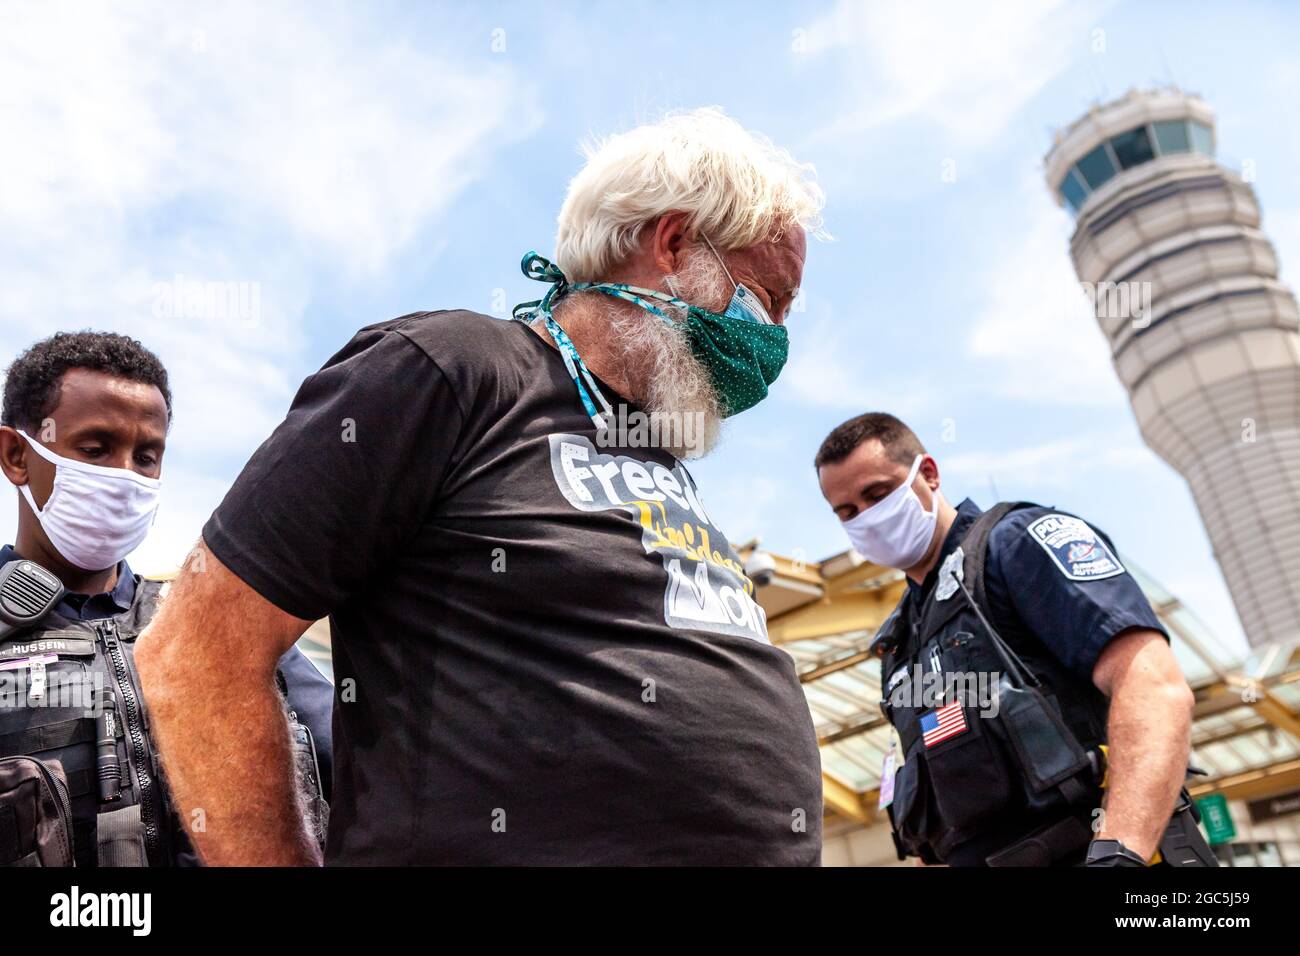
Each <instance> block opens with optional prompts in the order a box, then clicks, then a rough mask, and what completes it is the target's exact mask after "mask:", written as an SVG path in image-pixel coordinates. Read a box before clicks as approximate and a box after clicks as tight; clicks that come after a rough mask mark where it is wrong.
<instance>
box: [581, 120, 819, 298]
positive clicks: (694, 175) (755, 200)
mask: <svg viewBox="0 0 1300 956" xmlns="http://www.w3.org/2000/svg"><path fill="white" fill-rule="evenodd" d="M584 153H585V155H586V157H587V163H586V165H585V166H583V168H582V170H581V171H580V172H579V173H578V175H576V176H575V177H573V181H572V182H570V183H569V193H568V195H567V196H566V197H565V200H564V206H563V207H562V208H561V209H560V216H559V231H558V233H557V234H556V237H555V261H556V263H557V264H558V265H559V267H560V268H561V269H563V270H564V273H565V275H566V276H568V278H569V279H570V280H571V281H574V282H590V281H595V280H599V279H602V278H605V277H606V276H607V275H608V273H609V270H610V269H611V268H613V267H614V266H616V265H618V264H619V263H620V262H622V261H624V260H625V259H626V258H627V257H628V256H629V255H630V254H631V253H632V251H633V249H634V248H635V246H636V243H637V241H638V240H639V238H640V236H641V230H642V229H643V228H644V227H645V225H646V224H647V223H649V222H652V221H653V220H655V219H657V218H658V217H660V216H662V215H664V214H665V213H668V212H684V213H687V214H688V219H687V227H688V228H689V229H691V230H692V231H698V232H703V233H704V234H705V235H707V236H708V237H709V238H710V239H711V240H712V241H713V242H714V244H715V245H717V247H718V248H719V249H744V248H747V247H749V246H753V245H755V244H757V243H759V242H763V241H766V240H769V239H773V238H775V237H777V236H779V235H781V234H782V233H783V232H784V231H785V230H786V229H788V228H789V227H791V226H799V227H801V228H803V229H808V230H810V231H812V232H814V233H815V234H817V235H821V210H822V206H823V204H824V201H825V200H824V197H823V195H822V190H821V187H820V186H818V185H817V183H816V182H815V180H814V178H813V176H814V172H813V168H812V166H811V165H809V164H806V163H798V162H795V160H794V158H793V157H792V156H791V155H790V154H789V153H788V152H787V151H785V150H784V149H779V148H777V147H776V146H775V145H773V143H772V142H771V141H770V140H769V139H767V138H766V137H765V136H762V135H760V134H757V133H751V132H749V131H748V130H746V129H745V128H744V127H742V126H741V125H740V124H739V123H737V122H736V121H735V120H734V119H732V118H730V117H729V116H727V115H726V114H725V113H724V112H723V111H722V109H721V108H719V107H704V108H701V109H696V110H690V111H687V112H679V113H670V114H668V115H667V116H665V117H664V118H663V119H662V120H660V121H659V122H658V123H652V124H649V125H646V126H638V127H636V128H635V129H632V130H629V131H628V132H626V133H620V134H618V135H616V136H610V137H608V138H606V139H604V140H601V141H597V142H595V143H593V144H591V145H589V146H588V147H586V149H585V150H584Z"/></svg>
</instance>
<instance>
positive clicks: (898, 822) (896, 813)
mask: <svg viewBox="0 0 1300 956" xmlns="http://www.w3.org/2000/svg"><path fill="white" fill-rule="evenodd" d="M929 796H930V784H929V781H928V780H927V779H926V776H925V761H924V760H923V759H921V756H920V753H919V751H914V752H913V753H912V756H910V757H909V758H907V760H905V761H903V763H902V764H900V765H899V767H898V770H897V771H896V772H895V774H894V799H893V800H892V801H891V802H890V804H889V808H888V810H889V821H890V823H892V824H893V827H894V835H895V837H896V839H897V840H898V842H900V843H901V844H902V845H903V848H904V849H905V850H907V851H908V852H909V853H914V854H916V855H918V856H921V857H922V858H923V859H924V858H925V857H927V855H928V854H927V852H926V851H925V849H924V848H926V846H927V844H928V842H929V839H930V836H931V832H930V831H931V828H932V827H931V821H932V820H933V819H934V814H933V812H932V811H931V809H930V803H929Z"/></svg>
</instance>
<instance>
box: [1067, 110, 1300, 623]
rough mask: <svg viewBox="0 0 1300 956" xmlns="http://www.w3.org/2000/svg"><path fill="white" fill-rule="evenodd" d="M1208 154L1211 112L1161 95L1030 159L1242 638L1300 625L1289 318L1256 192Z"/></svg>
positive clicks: (1297, 436)
mask: <svg viewBox="0 0 1300 956" xmlns="http://www.w3.org/2000/svg"><path fill="white" fill-rule="evenodd" d="M1214 155H1215V130H1214V112H1213V111H1212V110H1211V109H1210V107H1209V106H1208V105H1207V104H1206V103H1205V102H1204V101H1202V100H1201V99H1199V98H1198V97H1196V96H1192V95H1189V94H1187V93H1184V92H1182V91H1180V90H1177V89H1161V90H1157V91H1152V92H1137V91H1134V92H1130V93H1129V94H1128V95H1127V96H1125V97H1123V98H1122V99H1119V100H1115V101H1114V102H1111V103H1107V104H1104V105H1102V106H1097V107H1094V108H1093V109H1092V110H1090V111H1089V112H1088V113H1087V114H1086V115H1085V116H1083V117H1081V118H1080V119H1078V120H1077V121H1075V122H1074V124H1073V125H1071V126H1070V127H1069V128H1067V129H1065V130H1062V131H1060V132H1059V133H1058V134H1057V135H1056V142H1055V144H1054V145H1053V147H1052V149H1051V151H1050V152H1049V153H1048V154H1047V157H1046V160H1045V162H1046V174H1047V183H1048V186H1049V187H1050V188H1051V190H1052V193H1053V194H1054V195H1055V196H1056V197H1057V198H1058V200H1059V201H1060V202H1061V203H1062V204H1063V205H1064V206H1065V207H1066V208H1067V209H1069V210H1070V211H1071V212H1072V213H1073V214H1074V217H1075V221H1076V226H1075V230H1074V236H1073V238H1072V239H1071V240H1070V255H1071V257H1072V258H1073V260H1074V268H1075V271H1076V273H1077V274H1078V276H1079V280H1080V282H1081V284H1082V285H1083V288H1084V291H1085V292H1087V293H1088V294H1089V295H1090V296H1091V297H1092V298H1093V301H1094V303H1095V305H1096V309H1095V314H1096V315H1097V321H1098V324H1099V325H1100V326H1101V330H1102V332H1103V333H1104V334H1105V336H1106V339H1107V341H1108V342H1109V343H1110V349H1111V358H1112V361H1113V362H1114V365H1115V371H1116V373H1117V374H1118V375H1119V378H1120V381H1122V382H1123V383H1124V387H1125V388H1126V389H1127V390H1128V393H1129V400H1130V402H1131V403H1132V405H1133V412H1134V414H1135V415H1136V416H1137V421H1138V426H1139V428H1140V429H1141V431H1142V436H1143V438H1145V439H1146V442H1147V444H1148V445H1150V446H1151V448H1152V449H1153V450H1154V451H1155V452H1156V453H1157V454H1158V455H1159V456H1160V457H1161V458H1163V459H1164V460H1165V461H1167V462H1168V463H1169V464H1170V465H1172V466H1173V467H1174V468H1175V469H1177V470H1178V471H1179V472H1180V473H1181V474H1182V475H1183V477H1184V478H1186V479H1187V482H1188V484H1189V485H1190V486H1191V489H1192V494H1193V496H1194V497H1195V499H1196V504H1197V507H1198V508H1199V509H1200V512H1201V518H1202V520H1203V521H1204V522H1205V528H1206V531H1207V532H1208V533H1209V536H1210V540H1211V542H1212V543H1213V546H1214V553H1215V557H1216V558H1217V559H1218V562H1219V566H1220V568H1222V570H1223V575H1224V578H1225V579H1226V580H1227V583H1228V589H1229V590H1230V591H1231V593H1232V599H1233V602H1234V604H1235V605H1236V608H1237V614H1238V616H1239V617H1240V618H1241V624H1242V627H1243V629H1244V630H1245V633H1246V637H1247V640H1249V641H1250V643H1251V644H1252V645H1256V646H1258V645H1261V644H1266V643H1269V642H1271V641H1274V640H1280V639H1284V638H1294V637H1296V636H1297V634H1298V633H1300V316H1298V315H1297V310H1296V300H1295V296H1294V295H1292V293H1291V290H1290V289H1288V288H1287V287H1286V286H1285V285H1283V284H1282V283H1281V282H1279V281H1278V262H1277V256H1276V254H1275V253H1274V250H1273V246H1272V244H1271V243H1270V242H1269V241H1268V237H1267V236H1266V235H1265V234H1264V233H1263V232H1262V231H1261V230H1260V208H1259V201H1258V199H1257V198H1256V196H1255V191H1254V190H1253V189H1252V188H1251V186H1250V185H1249V183H1248V182H1247V181H1246V180H1245V179H1243V177H1242V176H1241V175H1239V174H1238V173H1236V172H1234V171H1233V170H1230V169H1228V168H1226V167H1224V166H1221V165H1220V164H1219V163H1217V162H1216V161H1215V158H1214ZM1247 178H1250V177H1247ZM1134 493H1135V494H1141V493H1142V489H1138V488H1135V489H1134Z"/></svg>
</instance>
